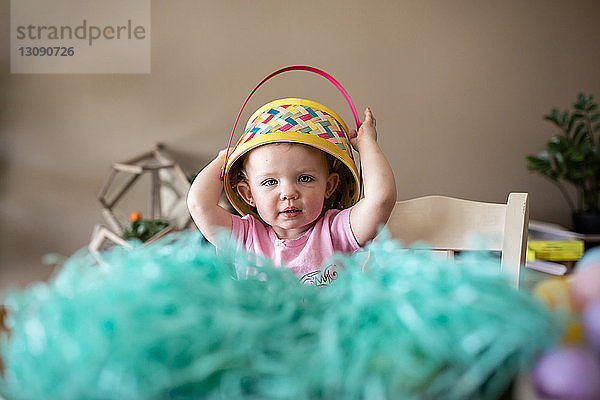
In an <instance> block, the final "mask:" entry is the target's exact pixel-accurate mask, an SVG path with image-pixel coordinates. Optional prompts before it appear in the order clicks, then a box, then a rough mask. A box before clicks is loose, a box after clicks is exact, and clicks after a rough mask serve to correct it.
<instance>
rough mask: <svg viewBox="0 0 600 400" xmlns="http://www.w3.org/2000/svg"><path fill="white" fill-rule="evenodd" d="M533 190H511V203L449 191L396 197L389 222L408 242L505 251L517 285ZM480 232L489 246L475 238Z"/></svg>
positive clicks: (506, 268) (505, 268)
mask: <svg viewBox="0 0 600 400" xmlns="http://www.w3.org/2000/svg"><path fill="white" fill-rule="evenodd" d="M528 222H529V194H528V193H510V194H509V195H508V201H507V203H500V204H498V203H486V202H480V201H471V200H463V199H458V198H452V197H445V196H425V197H419V198H416V199H411V200H405V201H399V202H396V205H395V206H394V210H393V211H392V215H391V217H390V219H389V221H388V223H387V225H386V227H387V229H388V230H389V231H390V234H391V236H392V238H394V239H399V240H400V241H402V243H403V244H404V245H406V246H408V245H410V244H412V243H413V242H415V241H424V242H426V243H427V244H429V245H430V246H431V248H432V249H433V250H443V251H445V252H447V254H448V255H449V256H450V257H453V255H454V252H455V251H462V250H491V251H500V252H502V258H501V269H502V270H503V271H505V272H506V273H507V274H508V276H509V279H510V283H511V285H512V286H513V287H515V288H518V286H519V272H520V266H521V265H522V264H524V263H525V250H526V246H527V224H528ZM471 234H476V235H478V236H480V237H481V238H483V239H484V241H485V242H486V243H485V245H486V247H485V248H484V249H481V248H480V247H477V245H479V243H472V240H471V239H470V238H469V236H471Z"/></svg>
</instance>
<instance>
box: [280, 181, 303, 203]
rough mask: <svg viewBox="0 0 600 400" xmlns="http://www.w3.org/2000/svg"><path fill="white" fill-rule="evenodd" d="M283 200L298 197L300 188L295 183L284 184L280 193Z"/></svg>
mask: <svg viewBox="0 0 600 400" xmlns="http://www.w3.org/2000/svg"><path fill="white" fill-rule="evenodd" d="M279 197H280V198H281V200H294V199H297V198H298V190H297V189H296V186H295V185H292V184H284V185H282V186H281V193H280V195H279Z"/></svg>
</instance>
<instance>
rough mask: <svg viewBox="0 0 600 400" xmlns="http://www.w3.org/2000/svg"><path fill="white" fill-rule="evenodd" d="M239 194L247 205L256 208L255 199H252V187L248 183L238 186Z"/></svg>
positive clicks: (241, 183) (240, 183)
mask: <svg viewBox="0 0 600 400" xmlns="http://www.w3.org/2000/svg"><path fill="white" fill-rule="evenodd" d="M236 189H237V192H238V193H239V195H240V197H241V198H242V200H244V202H245V203H246V204H248V205H249V206H250V207H254V197H252V190H250V185H248V183H247V182H239V183H238V184H237V185H236Z"/></svg>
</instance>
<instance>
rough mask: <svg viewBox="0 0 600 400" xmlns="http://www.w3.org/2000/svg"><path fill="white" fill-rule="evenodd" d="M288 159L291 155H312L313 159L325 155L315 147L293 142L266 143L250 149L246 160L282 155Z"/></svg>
mask: <svg viewBox="0 0 600 400" xmlns="http://www.w3.org/2000/svg"><path fill="white" fill-rule="evenodd" d="M283 154H285V156H286V157H290V156H291V155H303V156H305V155H308V154H310V155H312V156H314V158H315V159H316V158H318V157H322V156H324V155H325V153H324V152H323V151H321V150H319V149H317V148H315V147H312V146H309V145H306V144H302V143H295V142H277V143H267V144H263V145H261V146H259V147H256V148H254V149H252V150H251V151H250V152H248V154H247V157H246V158H255V157H264V156H265V155H272V156H276V155H283Z"/></svg>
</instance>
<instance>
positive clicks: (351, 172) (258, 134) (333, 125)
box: [223, 66, 360, 220]
mask: <svg viewBox="0 0 600 400" xmlns="http://www.w3.org/2000/svg"><path fill="white" fill-rule="evenodd" d="M294 69H296V70H297V69H301V70H307V71H312V72H316V73H319V74H320V75H322V76H325V77H326V78H328V79H329V78H331V79H330V80H332V79H333V78H332V77H330V76H329V75H327V74H326V73H324V72H323V71H320V70H317V69H316V68H312V67H303V66H297V67H287V68H285V69H283V70H279V71H277V72H275V73H273V74H271V75H270V76H268V77H267V78H265V80H263V82H261V83H260V84H259V85H258V86H260V85H261V84H262V83H264V81H266V80H267V79H269V78H270V77H272V76H274V75H276V74H278V73H281V72H285V71H288V70H294ZM324 74H325V75H324ZM334 84H337V85H336V87H338V85H339V83H337V81H335V83H334ZM258 86H257V87H256V88H255V89H254V90H253V91H252V93H254V91H255V90H256V89H257V88H258ZM338 88H341V86H339V87H338ZM342 90H343V88H342ZM252 93H251V94H250V95H252ZM342 93H343V94H344V97H346V100H348V101H349V104H350V105H351V109H352V110H353V113H354V116H355V121H356V122H357V128H358V117H357V115H356V109H355V108H354V105H353V104H352V103H351V100H350V98H349V96H347V93H346V92H345V91H343V92H342ZM248 97H250V96H248ZM247 101H248V99H246V102H247ZM245 104H246V103H244V106H245ZM242 109H243V106H242ZM241 111H242V110H240V114H241ZM240 114H238V120H239V115H240ZM236 124H237V120H236ZM233 131H235V125H234V129H233ZM233 131H232V135H233ZM230 142H231V138H230ZM281 142H288V143H300V144H304V145H308V146H312V147H315V148H317V149H319V150H322V151H324V152H325V153H327V154H330V155H331V156H333V157H335V158H336V159H337V160H339V161H340V162H341V165H342V166H341V168H339V170H338V171H336V172H338V173H339V175H340V183H339V185H338V190H336V193H335V194H334V195H333V196H332V198H333V199H332V202H331V204H330V207H332V208H339V209H344V208H348V207H350V206H352V205H354V204H355V203H356V202H357V201H358V198H359V195H360V173H359V171H358V168H357V167H356V163H355V162H354V157H353V155H352V148H351V145H350V141H349V139H348V128H347V126H346V124H345V123H344V121H343V120H342V119H341V118H340V117H339V116H338V115H337V114H336V113H335V112H334V111H332V110H330V109H329V108H327V107H326V106H324V105H322V104H319V103H317V102H315V101H311V100H306V99H298V98H286V99H280V100H275V101H272V102H269V103H267V104H265V105H264V106H262V107H261V108H259V109H258V110H257V111H256V112H255V113H254V114H253V115H252V116H251V117H250V119H249V120H248V123H247V124H246V128H245V130H244V133H243V134H242V136H241V137H240V139H239V140H238V141H237V143H236V144H235V146H234V147H233V149H232V150H231V152H229V148H228V151H227V156H226V160H225V165H224V179H223V181H224V189H225V193H226V195H227V198H228V200H229V201H230V202H231V204H232V205H233V207H234V208H235V209H236V210H237V212H239V213H240V214H241V215H246V214H252V215H254V216H255V217H256V218H258V219H259V220H260V217H259V216H258V214H257V213H256V211H255V210H254V209H252V208H250V207H249V206H248V204H246V202H244V201H243V199H242V198H241V197H240V196H239V194H238V193H237V190H236V187H235V186H236V184H237V177H236V176H235V175H236V174H237V171H239V169H240V168H239V167H240V165H238V164H239V163H241V162H242V160H243V156H244V155H245V154H247V153H248V152H249V151H251V150H252V149H254V148H256V147H258V146H261V145H264V144H268V143H281Z"/></svg>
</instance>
